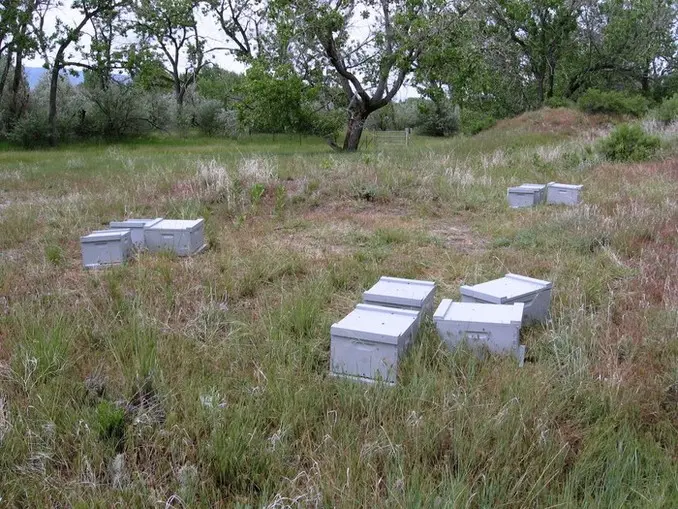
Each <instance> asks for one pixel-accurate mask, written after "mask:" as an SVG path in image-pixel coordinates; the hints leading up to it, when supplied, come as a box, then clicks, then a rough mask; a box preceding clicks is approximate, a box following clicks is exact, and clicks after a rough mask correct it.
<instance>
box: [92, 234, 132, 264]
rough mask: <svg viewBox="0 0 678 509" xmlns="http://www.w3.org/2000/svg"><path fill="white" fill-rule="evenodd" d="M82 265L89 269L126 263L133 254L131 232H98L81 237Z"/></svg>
mask: <svg viewBox="0 0 678 509" xmlns="http://www.w3.org/2000/svg"><path fill="white" fill-rule="evenodd" d="M80 251H81V253H82V264H83V266H85V267H86V268H88V269H92V268H96V267H102V266H106V265H117V264H120V263H123V262H125V261H126V260H127V259H128V258H129V257H130V254H131V252H132V234H131V232H130V231H129V230H96V231H93V232H92V233H90V234H89V235H85V236H84V237H80Z"/></svg>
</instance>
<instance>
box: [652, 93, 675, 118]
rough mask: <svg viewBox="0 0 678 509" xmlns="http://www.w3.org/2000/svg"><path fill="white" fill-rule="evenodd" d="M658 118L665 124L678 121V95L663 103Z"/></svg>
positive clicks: (658, 111)
mask: <svg viewBox="0 0 678 509" xmlns="http://www.w3.org/2000/svg"><path fill="white" fill-rule="evenodd" d="M657 118H658V119H659V120H661V121H662V122H664V123H665V124H670V123H671V122H673V121H674V120H678V94H675V95H674V96H673V97H671V98H669V99H665V100H664V102H662V103H661V105H660V106H659V109H658V110H657Z"/></svg>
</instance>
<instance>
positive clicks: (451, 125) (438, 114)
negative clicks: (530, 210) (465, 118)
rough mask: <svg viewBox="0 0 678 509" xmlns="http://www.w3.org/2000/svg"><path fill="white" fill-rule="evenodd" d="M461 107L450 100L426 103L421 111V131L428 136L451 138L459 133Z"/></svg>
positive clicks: (421, 106)
mask: <svg viewBox="0 0 678 509" xmlns="http://www.w3.org/2000/svg"><path fill="white" fill-rule="evenodd" d="M459 117H460V110H459V106H457V105H454V104H452V101H449V100H446V99H445V100H438V101H435V102H433V101H432V102H425V103H422V104H421V105H420V109H419V122H418V123H419V131H420V132H421V133H422V134H425V135H428V136H450V135H453V134H455V133H456V132H457V131H459V124H460V118H459Z"/></svg>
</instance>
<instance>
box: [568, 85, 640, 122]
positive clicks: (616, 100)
mask: <svg viewBox="0 0 678 509" xmlns="http://www.w3.org/2000/svg"><path fill="white" fill-rule="evenodd" d="M577 105H578V106H579V108H581V109H582V110H584V111H586V112H587V113H608V114H613V115H631V116H633V117H640V116H642V115H643V114H645V113H646V112H647V110H648V108H649V105H650V104H649V101H648V100H647V99H645V98H644V97H643V96H640V95H627V94H624V93H622V92H617V91H614V90H607V91H606V90H598V89H597V88H590V89H588V90H587V91H586V92H585V93H584V94H582V95H581V96H580V97H579V99H578V100H577Z"/></svg>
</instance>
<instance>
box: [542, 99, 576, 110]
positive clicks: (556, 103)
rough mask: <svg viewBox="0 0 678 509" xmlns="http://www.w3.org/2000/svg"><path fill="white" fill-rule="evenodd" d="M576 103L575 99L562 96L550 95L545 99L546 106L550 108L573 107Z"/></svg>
mask: <svg viewBox="0 0 678 509" xmlns="http://www.w3.org/2000/svg"><path fill="white" fill-rule="evenodd" d="M574 105H575V104H574V102H573V101H570V100H569V99H566V98H564V97H560V96H554V97H549V98H548V99H546V101H544V106H548V107H549V108H572V107H573V106H574Z"/></svg>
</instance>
